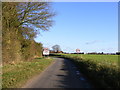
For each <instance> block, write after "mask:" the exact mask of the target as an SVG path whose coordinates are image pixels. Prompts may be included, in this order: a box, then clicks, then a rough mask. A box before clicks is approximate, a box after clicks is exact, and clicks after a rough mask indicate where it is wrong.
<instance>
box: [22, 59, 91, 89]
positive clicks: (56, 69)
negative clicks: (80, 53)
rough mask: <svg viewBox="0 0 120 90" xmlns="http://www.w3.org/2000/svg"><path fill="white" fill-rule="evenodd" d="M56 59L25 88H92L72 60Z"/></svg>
mask: <svg viewBox="0 0 120 90" xmlns="http://www.w3.org/2000/svg"><path fill="white" fill-rule="evenodd" d="M55 59H56V60H55V62H54V63H53V64H51V65H50V66H49V67H48V68H47V69H46V70H45V71H43V72H42V73H41V74H40V75H38V76H37V77H35V78H33V79H32V80H31V81H29V82H28V83H27V84H26V85H25V86H23V88H92V85H91V84H90V82H89V81H88V80H87V79H86V78H85V77H84V76H83V75H82V74H81V73H80V72H79V71H78V70H77V68H76V67H75V65H74V64H73V63H72V62H71V61H69V60H67V59H63V58H55Z"/></svg>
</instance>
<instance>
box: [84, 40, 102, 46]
mask: <svg viewBox="0 0 120 90" xmlns="http://www.w3.org/2000/svg"><path fill="white" fill-rule="evenodd" d="M98 42H100V41H98V40H94V41H91V42H86V43H85V44H87V45H89V44H95V43H98Z"/></svg>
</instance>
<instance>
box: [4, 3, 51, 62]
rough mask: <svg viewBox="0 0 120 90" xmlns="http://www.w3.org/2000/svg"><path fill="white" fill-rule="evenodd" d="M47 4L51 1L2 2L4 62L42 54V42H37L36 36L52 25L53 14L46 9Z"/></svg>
mask: <svg viewBox="0 0 120 90" xmlns="http://www.w3.org/2000/svg"><path fill="white" fill-rule="evenodd" d="M46 6H48V7H49V3H46V2H40V3H35V2H24V3H17V2H3V3H2V58H3V59H2V62H3V64H6V63H16V62H19V61H26V60H31V59H33V58H35V57H41V56H42V44H41V43H37V42H35V41H34V38H35V37H36V35H37V34H38V33H39V31H38V30H39V29H40V30H48V27H50V26H51V25H52V24H51V23H52V21H51V20H50V18H51V17H52V16H53V14H52V13H50V12H49V11H47V10H46V9H48V8H46ZM38 10H39V12H38V13H36V11H38ZM48 10H49V9H48ZM45 13H46V14H45ZM48 19H49V20H48Z"/></svg>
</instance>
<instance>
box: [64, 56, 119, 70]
mask: <svg viewBox="0 0 120 90" xmlns="http://www.w3.org/2000/svg"><path fill="white" fill-rule="evenodd" d="M62 55H65V56H67V57H71V58H72V57H73V58H81V59H83V60H86V61H87V60H89V61H91V62H94V63H97V65H104V66H108V67H110V68H118V67H119V64H118V55H91V54H90V55H89V54H85V55H84V54H62Z"/></svg>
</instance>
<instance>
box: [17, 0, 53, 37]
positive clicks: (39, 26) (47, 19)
mask: <svg viewBox="0 0 120 90" xmlns="http://www.w3.org/2000/svg"><path fill="white" fill-rule="evenodd" d="M17 10H18V20H19V22H20V24H19V26H22V27H27V28H31V30H32V29H33V31H32V33H34V34H35V35H36V34H38V33H39V31H40V30H49V27H51V26H52V25H53V20H52V17H53V16H55V12H53V11H52V8H51V3H50V2H23V3H19V4H18V5H17ZM23 32H24V30H23ZM35 35H34V36H35Z"/></svg>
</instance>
